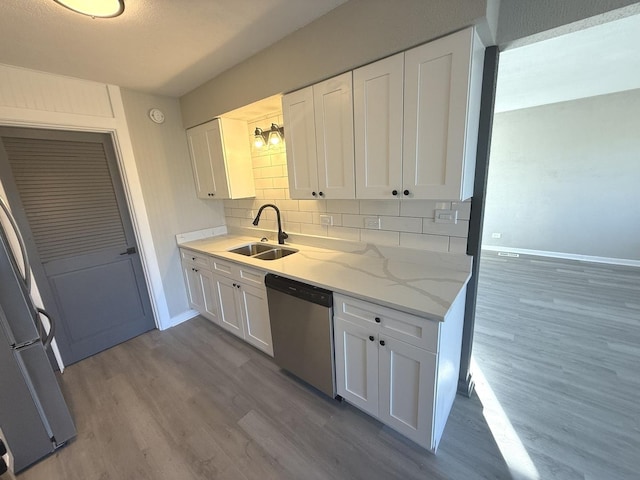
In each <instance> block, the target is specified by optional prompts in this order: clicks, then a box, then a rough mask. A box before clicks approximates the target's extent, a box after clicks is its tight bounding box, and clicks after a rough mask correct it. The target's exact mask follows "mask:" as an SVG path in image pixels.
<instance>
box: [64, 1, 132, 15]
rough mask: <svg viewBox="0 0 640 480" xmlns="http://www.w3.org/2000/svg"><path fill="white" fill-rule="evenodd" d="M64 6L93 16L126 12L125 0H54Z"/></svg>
mask: <svg viewBox="0 0 640 480" xmlns="http://www.w3.org/2000/svg"><path fill="white" fill-rule="evenodd" d="M53 1H54V2H56V3H58V4H60V5H62V6H63V7H66V8H68V9H69V10H73V11H74V12H77V13H81V14H82V15H87V16H89V17H92V18H113V17H117V16H118V15H122V12H124V0H53Z"/></svg>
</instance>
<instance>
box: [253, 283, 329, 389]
mask: <svg viewBox="0 0 640 480" xmlns="http://www.w3.org/2000/svg"><path fill="white" fill-rule="evenodd" d="M265 285H266V287H267V299H268V302H269V317H270V319H271V336H272V339H273V359H274V360H275V362H276V363H277V364H278V366H280V367H281V368H283V369H284V370H287V371H288V372H291V373H293V374H294V375H295V376H297V377H299V378H301V379H302V380H304V381H305V382H307V383H309V384H310V385H312V386H313V387H315V388H317V389H318V390H320V391H321V392H323V393H325V394H327V395H329V396H330V397H332V398H335V397H336V381H335V368H334V351H333V318H332V317H333V296H332V293H331V292H330V291H328V290H324V289H322V288H319V287H314V286H312V285H307V284H304V283H301V282H298V281H295V280H291V279H289V278H285V277H281V276H279V275H273V274H268V275H267V276H266V277H265Z"/></svg>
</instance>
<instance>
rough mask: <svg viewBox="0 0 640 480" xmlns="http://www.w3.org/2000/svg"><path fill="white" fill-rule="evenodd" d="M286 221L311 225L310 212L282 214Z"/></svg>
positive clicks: (311, 214)
mask: <svg viewBox="0 0 640 480" xmlns="http://www.w3.org/2000/svg"><path fill="white" fill-rule="evenodd" d="M284 216H285V218H286V219H287V220H289V221H291V222H297V223H313V213H312V212H284Z"/></svg>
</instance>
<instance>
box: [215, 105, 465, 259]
mask: <svg viewBox="0 0 640 480" xmlns="http://www.w3.org/2000/svg"><path fill="white" fill-rule="evenodd" d="M271 122H276V123H278V124H282V115H281V113H280V112H275V113H274V114H273V115H263V116H261V117H260V118H257V119H255V120H253V121H250V122H249V128H248V132H247V141H249V142H250V143H251V145H252V147H251V152H252V162H253V174H254V179H255V184H256V197H255V198H254V199H241V200H225V201H224V206H225V216H226V221H227V225H229V226H234V227H253V225H252V224H251V221H252V220H253V216H254V215H255V214H257V213H258V209H259V208H260V206H261V205H263V204H265V203H273V204H275V205H277V206H278V208H279V209H280V210H281V212H282V219H283V229H284V230H285V231H287V232H291V233H302V234H306V235H315V236H319V237H332V238H339V239H343V240H352V241H361V242H369V243H374V244H377V245H389V246H398V245H400V246H404V247H410V248H418V249H422V250H432V251H438V252H447V251H451V252H456V253H463V252H465V251H466V245H467V239H466V236H467V231H468V228H469V225H468V223H469V222H468V219H469V212H470V207H471V205H470V202H451V201H446V200H444V201H440V200H292V199H291V198H290V197H289V185H288V179H287V165H286V161H287V158H286V152H285V147H284V144H281V145H279V146H277V147H270V148H263V149H257V148H256V147H255V146H253V132H254V130H255V128H256V127H261V128H266V127H269V126H270V125H271ZM285 141H286V132H285ZM451 208H453V209H457V210H458V219H459V220H458V223H457V224H436V223H435V222H434V221H433V218H434V210H436V209H451ZM320 215H331V216H332V217H333V225H331V226H327V225H322V224H321V220H320ZM372 216H373V217H379V218H380V229H372V228H365V226H364V219H365V217H372ZM275 219H276V216H275V212H274V211H273V210H272V209H266V210H264V212H263V214H262V216H261V219H260V224H259V225H258V228H260V229H266V230H276V229H277V226H276V225H277V224H276V221H275Z"/></svg>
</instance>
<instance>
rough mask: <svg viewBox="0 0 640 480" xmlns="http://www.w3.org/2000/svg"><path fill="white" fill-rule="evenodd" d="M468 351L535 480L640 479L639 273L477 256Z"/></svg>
mask: <svg viewBox="0 0 640 480" xmlns="http://www.w3.org/2000/svg"><path fill="white" fill-rule="evenodd" d="M473 353H474V357H475V360H476V362H477V364H478V366H479V368H480V370H481V371H482V373H483V374H484V376H485V377H486V379H487V383H488V384H489V385H490V386H491V388H492V389H493V392H494V393H495V396H496V398H497V399H498V401H499V402H500V404H501V406H502V408H503V409H504V411H505V412H506V415H507V417H508V418H509V419H510V421H511V423H512V425H513V428H514V430H515V432H516V434H517V436H518V437H519V438H520V440H521V441H522V443H523V446H524V448H525V449H526V451H527V452H528V455H529V456H530V457H531V460H532V462H533V464H534V465H535V468H536V470H537V471H538V474H539V477H540V478H542V479H547V478H550V479H551V478H552V479H607V480H614V479H625V480H626V479H638V478H640V473H639V472H640V268H633V267H625V266H612V265H604V264H594V263H586V262H578V261H569V260H560V259H552V258H542V257H533V256H521V257H520V258H505V257H498V256H497V254H496V253H493V252H486V253H484V254H483V256H482V260H481V264H480V277H479V293H478V308H477V316H476V330H475V338H474V349H473ZM480 390H481V389H479V393H480ZM481 400H483V399H482V395H481Z"/></svg>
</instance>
